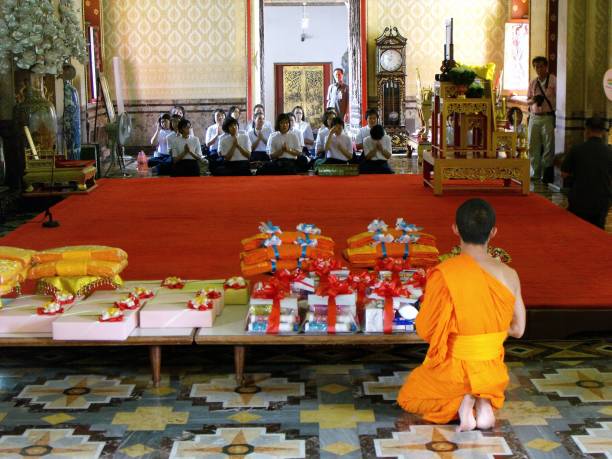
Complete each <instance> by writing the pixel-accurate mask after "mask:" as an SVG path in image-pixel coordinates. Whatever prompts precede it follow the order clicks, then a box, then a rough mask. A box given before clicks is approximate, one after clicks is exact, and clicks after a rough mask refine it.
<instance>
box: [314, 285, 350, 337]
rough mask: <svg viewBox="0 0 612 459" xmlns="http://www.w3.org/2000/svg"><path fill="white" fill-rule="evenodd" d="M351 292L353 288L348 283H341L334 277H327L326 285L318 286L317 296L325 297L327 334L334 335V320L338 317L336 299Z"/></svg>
mask: <svg viewBox="0 0 612 459" xmlns="http://www.w3.org/2000/svg"><path fill="white" fill-rule="evenodd" d="M353 292H354V290H353V287H351V285H350V283H349V282H348V281H346V280H344V281H341V280H339V279H338V278H337V277H336V276H329V278H328V283H327V285H325V286H322V285H319V288H318V290H317V294H318V295H321V296H327V333H336V320H337V317H338V305H337V304H336V297H337V296H338V295H348V294H350V293H353Z"/></svg>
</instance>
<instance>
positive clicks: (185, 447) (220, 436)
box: [170, 427, 306, 459]
mask: <svg viewBox="0 0 612 459" xmlns="http://www.w3.org/2000/svg"><path fill="white" fill-rule="evenodd" d="M305 455H306V447H305V442H304V440H285V434H267V433H266V429H265V428H263V427H261V428H260V427H253V428H219V429H217V431H216V433H215V434H214V435H196V436H195V438H194V439H193V441H177V442H174V445H173V446H172V451H171V453H170V458H172V459H174V458H176V459H179V458H196V457H207V458H210V459H222V458H228V457H232V458H236V459H243V458H247V457H248V458H249V459H265V458H302V457H305Z"/></svg>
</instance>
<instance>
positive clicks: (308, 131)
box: [295, 121, 314, 147]
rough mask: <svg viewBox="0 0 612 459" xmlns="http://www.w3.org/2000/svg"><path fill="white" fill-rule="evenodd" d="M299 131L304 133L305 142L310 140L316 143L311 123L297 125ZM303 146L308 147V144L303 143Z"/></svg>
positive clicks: (304, 122)
mask: <svg viewBox="0 0 612 459" xmlns="http://www.w3.org/2000/svg"><path fill="white" fill-rule="evenodd" d="M295 126H296V127H297V128H298V129H299V131H300V132H301V133H302V139H303V140H310V141H313V142H314V135H312V128H311V127H310V123H309V122H308V121H300V122H299V123H296V125H295ZM302 146H303V147H306V146H307V145H306V143H305V142H302Z"/></svg>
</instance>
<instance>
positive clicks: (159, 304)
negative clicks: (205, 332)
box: [140, 289, 220, 328]
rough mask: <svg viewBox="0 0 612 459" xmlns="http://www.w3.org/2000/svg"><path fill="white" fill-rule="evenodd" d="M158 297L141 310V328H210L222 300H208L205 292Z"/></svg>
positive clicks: (175, 292)
mask: <svg viewBox="0 0 612 459" xmlns="http://www.w3.org/2000/svg"><path fill="white" fill-rule="evenodd" d="M172 292H173V293H168V294H165V295H157V296H155V298H152V299H151V300H149V301H148V302H147V304H146V305H145V306H144V307H143V308H142V309H141V310H140V327H141V328H208V327H212V326H213V324H214V322H215V317H216V316H217V313H216V308H215V303H218V302H219V301H220V298H217V299H212V298H208V297H207V296H206V295H205V293H204V292H196V293H194V292H184V291H182V290H178V289H176V290H173V291H172Z"/></svg>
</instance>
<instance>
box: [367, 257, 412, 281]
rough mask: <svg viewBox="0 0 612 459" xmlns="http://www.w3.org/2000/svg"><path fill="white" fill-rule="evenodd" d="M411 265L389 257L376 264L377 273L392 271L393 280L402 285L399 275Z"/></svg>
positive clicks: (405, 261)
mask: <svg viewBox="0 0 612 459" xmlns="http://www.w3.org/2000/svg"><path fill="white" fill-rule="evenodd" d="M409 268H410V264H409V263H408V261H407V260H404V259H402V258H392V257H387V258H383V259H381V260H378V261H377V262H376V268H375V269H376V271H391V280H392V281H394V282H396V283H397V284H399V283H400V277H399V273H400V272H401V271H403V270H404V269H409Z"/></svg>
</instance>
